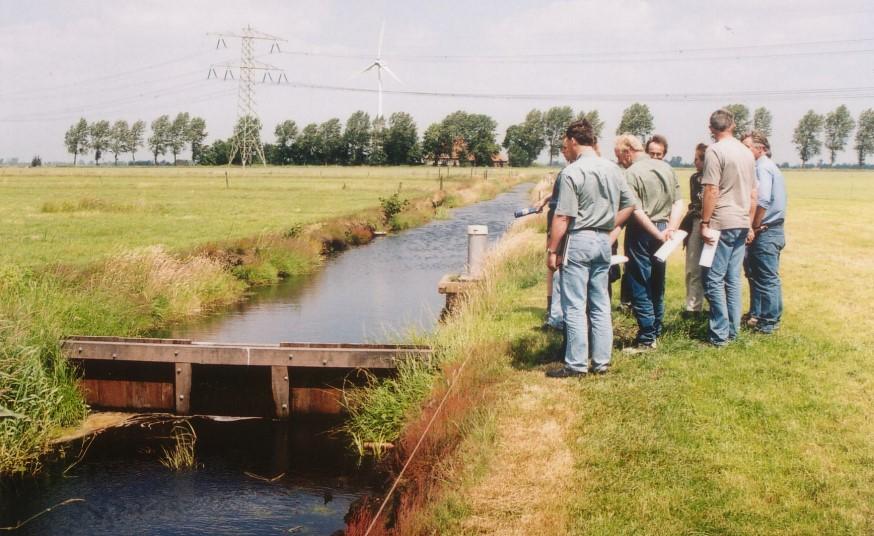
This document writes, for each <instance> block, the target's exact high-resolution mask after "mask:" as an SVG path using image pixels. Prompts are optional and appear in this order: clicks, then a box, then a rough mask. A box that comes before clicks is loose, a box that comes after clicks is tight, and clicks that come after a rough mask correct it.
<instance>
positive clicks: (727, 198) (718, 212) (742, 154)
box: [701, 136, 756, 230]
mask: <svg viewBox="0 0 874 536" xmlns="http://www.w3.org/2000/svg"><path fill="white" fill-rule="evenodd" d="M701 184H704V185H707V184H711V185H714V186H717V187H718V188H719V193H718V194H717V197H716V207H715V208H714V210H713V214H712V215H711V217H710V227H712V228H713V229H717V230H722V229H749V227H750V224H751V223H752V222H750V195H751V194H752V192H753V190H754V189H755V188H756V160H755V158H753V153H752V151H750V150H749V149H747V147H746V146H745V145H744V144H743V143H741V142H739V141H737V140H736V139H735V138H733V137H731V136H729V137H727V138H723V139H722V140H720V141H718V142H716V143H711V144H710V146H709V147H707V151H706V152H705V153H704V175H703V176H702V177H701Z"/></svg>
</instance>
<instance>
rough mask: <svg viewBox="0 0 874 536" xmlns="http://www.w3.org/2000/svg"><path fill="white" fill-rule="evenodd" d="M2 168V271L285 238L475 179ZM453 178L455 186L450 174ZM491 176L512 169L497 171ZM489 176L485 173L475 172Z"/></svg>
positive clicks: (429, 172) (344, 171)
mask: <svg viewBox="0 0 874 536" xmlns="http://www.w3.org/2000/svg"><path fill="white" fill-rule="evenodd" d="M226 172H228V171H227V170H226V169H225V168H185V167H183V168H125V167H122V168H113V167H110V166H107V167H101V168H94V167H89V168H34V169H29V168H0V243H2V244H3V249H2V251H0V264H2V263H14V264H17V265H27V266H40V265H43V264H46V263H56V262H60V263H64V264H70V263H75V264H81V263H86V262H91V261H95V260H99V259H102V258H105V257H106V256H107V255H110V254H115V253H118V252H120V251H124V250H130V249H133V248H137V247H144V246H151V245H155V244H163V245H164V246H166V247H167V248H168V249H170V250H179V249H186V248H191V247H193V246H197V245H200V244H203V243H205V242H209V241H217V240H229V239H236V238H243V237H253V236H257V235H259V234H261V233H264V232H281V231H282V230H284V229H286V228H290V227H292V226H294V225H296V224H309V223H314V222H321V221H326V220H329V219H332V218H336V217H339V216H345V215H350V214H354V213H356V212H359V211H361V210H363V209H365V208H372V207H374V206H379V198H380V197H387V196H389V195H391V194H393V193H395V192H397V191H398V189H399V188H400V192H401V196H402V197H406V198H415V197H420V196H422V195H425V194H426V193H428V192H433V191H436V190H437V189H438V187H439V181H438V173H440V175H441V176H443V177H444V178H445V187H446V188H450V187H452V186H453V185H456V186H457V185H459V184H462V183H463V182H464V181H467V180H470V178H471V169H457V170H450V171H447V169H445V168H444V169H441V170H439V171H438V170H437V169H434V168H431V167H422V166H420V167H402V168H363V167H361V168H355V167H281V168H275V167H268V168H259V167H253V168H250V169H248V170H247V171H246V172H245V173H244V172H242V171H241V170H240V169H238V168H232V169H231V170H230V171H229V172H228V179H227V183H226V181H225V173H226ZM449 172H451V175H450V176H449V178H446V176H447V174H448V173H449ZM489 172H490V173H491V175H492V177H495V176H496V175H497V176H506V175H507V174H508V173H509V169H505V170H494V169H491V170H489ZM474 173H475V174H476V176H478V177H481V176H482V173H483V169H482V168H479V169H476V170H474Z"/></svg>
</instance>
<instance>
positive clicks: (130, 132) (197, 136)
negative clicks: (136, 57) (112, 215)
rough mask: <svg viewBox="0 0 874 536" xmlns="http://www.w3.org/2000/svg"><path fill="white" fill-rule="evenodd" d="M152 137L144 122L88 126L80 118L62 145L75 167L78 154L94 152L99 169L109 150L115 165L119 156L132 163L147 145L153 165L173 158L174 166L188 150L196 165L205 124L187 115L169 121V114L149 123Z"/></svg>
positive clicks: (96, 122) (182, 114)
mask: <svg viewBox="0 0 874 536" xmlns="http://www.w3.org/2000/svg"><path fill="white" fill-rule="evenodd" d="M151 127H152V134H151V136H149V137H148V138H145V135H146V123H145V122H144V121H141V120H140V121H134V122H133V123H132V124H128V122H127V121H125V120H118V121H116V122H114V123H112V124H110V123H109V121H106V120H100V121H95V122H93V123H88V121H86V120H85V118H84V117H83V118H81V119H79V121H77V122H76V123H73V125H72V126H70V128H69V129H68V130H67V133H66V134H65V135H64V144H65V145H66V147H67V152H68V153H71V154H72V155H73V165H76V163H77V161H78V157H79V155H86V154H88V152H89V151H94V162H95V163H96V164H97V165H98V166H99V165H100V159H101V158H103V155H104V153H106V151H109V152H111V153H112V154H113V156H114V157H115V164H116V165H118V155H120V154H128V153H129V154H130V156H131V162H133V161H135V160H136V152H137V149H140V148H142V147H144V146H145V145H147V146H148V148H149V150H150V151H151V153H152V155H153V157H154V160H155V164H157V163H158V156H161V155H164V154H167V152H168V151H169V152H170V153H171V154H172V155H173V164H174V165H175V164H176V158H177V156H178V155H179V154H180V153H181V152H182V151H183V150H184V149H185V147H186V146H187V147H189V148H190V149H191V158H192V160H193V161H195V162H198V161H199V160H200V157H201V153H202V150H203V142H204V140H206V136H207V132H206V121H204V120H203V119H202V118H200V117H190V116H189V114H188V113H187V112H183V113H179V114H177V115H176V118H175V119H173V120H171V119H170V116H169V115H162V116H160V117H158V118H157V119H155V120H154V121H152V124H151Z"/></svg>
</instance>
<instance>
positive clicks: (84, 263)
mask: <svg viewBox="0 0 874 536" xmlns="http://www.w3.org/2000/svg"><path fill="white" fill-rule="evenodd" d="M15 171H16V172H17V173H18V174H17V175H14V176H12V175H10V174H9V170H3V172H4V175H2V176H0V193H2V194H4V195H3V196H0V199H2V200H3V201H2V203H3V204H5V206H4V207H3V212H2V214H3V218H4V220H5V221H4V232H5V233H6V235H7V236H6V239H7V241H8V243H9V244H10V247H9V248H8V249H7V250H6V251H4V253H3V257H2V262H0V375H2V376H0V378H2V381H0V407H3V408H5V409H7V410H11V411H12V412H13V413H15V414H16V415H17V416H16V417H13V418H5V419H0V474H16V473H27V472H33V471H34V470H36V469H37V468H38V464H39V454H40V453H41V452H43V451H44V450H45V448H46V447H47V444H48V441H49V440H50V438H51V437H52V436H53V435H54V434H55V433H57V431H58V429H59V428H61V427H64V426H69V425H72V424H75V423H76V422H78V421H79V420H80V419H81V418H82V416H83V415H84V414H85V412H86V409H87V408H86V407H85V405H84V404H83V402H82V400H81V397H80V396H79V394H78V392H77V391H76V389H75V384H74V379H73V373H72V372H71V370H70V369H69V367H68V366H67V364H66V363H65V362H64V361H63V359H61V358H60V357H59V353H58V341H59V339H61V338H62V337H63V336H65V335H70V334H87V335H115V336H135V335H141V334H143V333H146V332H148V331H150V330H153V329H155V328H158V327H164V326H167V325H169V324H172V323H173V322H176V321H179V320H181V319H184V318H188V317H191V316H195V315H198V314H201V313H203V312H205V311H208V310H210V309H214V308H216V307H219V306H221V305H223V304H227V303H230V302H233V301H236V300H238V299H240V298H241V296H242V295H243V293H244V291H245V289H246V288H247V287H248V286H250V285H255V284H268V283H271V282H275V281H276V280H278V279H279V278H282V277H285V276H288V275H293V274H299V273H305V272H307V271H310V270H313V269H316V268H317V267H318V265H319V264H320V263H321V262H322V258H323V255H324V254H326V253H330V252H333V251H337V250H342V249H344V248H346V247H349V246H351V245H358V244H362V243H366V242H367V241H369V240H370V239H371V238H372V237H373V232H374V230H376V229H385V228H388V229H402V228H405V227H407V226H411V225H415V224H418V223H421V222H424V221H426V220H427V219H429V218H431V217H434V216H435V214H436V213H437V212H438V211H444V210H445V209H446V207H449V206H454V205H460V204H464V203H466V202H470V201H473V200H476V199H478V198H480V197H489V196H493V195H494V194H496V193H497V192H498V191H500V190H502V189H504V188H506V187H507V186H509V185H510V184H512V183H516V182H519V181H520V180H523V179H525V178H526V177H528V176H529V174H530V175H536V176H539V175H540V173H541V172H540V171H537V170H529V171H527V172H521V173H520V172H519V171H516V170H514V174H513V175H512V176H510V175H509V174H507V173H501V174H498V175H495V174H492V175H490V178H489V180H488V181H483V180H481V179H480V178H478V177H474V178H473V179H471V177H470V172H469V170H463V171H461V172H459V173H457V174H455V175H453V176H451V177H450V178H449V179H444V181H443V184H444V192H443V193H439V192H438V191H437V190H438V188H439V184H440V183H439V182H438V180H437V177H436V173H437V171H436V170H424V169H423V168H415V169H414V168H409V169H407V170H388V171H386V176H384V177H382V178H377V177H376V176H375V175H376V174H377V173H379V170H377V169H359V168H344V169H331V168H325V169H322V168H316V169H310V170H306V169H296V168H291V169H285V168H283V169H281V170H277V169H270V168H268V169H267V170H264V171H256V172H254V173H252V174H251V175H246V176H245V177H237V182H238V183H240V184H237V185H235V184H234V182H231V183H230V184H231V187H230V188H227V190H229V191H228V192H225V191H223V190H222V191H221V193H218V191H219V190H220V189H219V188H218V187H217V186H216V184H215V183H216V182H217V181H218V182H220V183H221V184H220V186H221V187H222V188H223V187H224V186H225V183H224V176H223V175H224V170H184V171H181V172H178V171H176V170H118V171H117V170H104V169H101V170H94V169H87V170H83V169H75V170H40V171H38V172H33V171H32V170H15ZM329 171H332V172H333V173H334V176H328V172H329ZM429 172H430V174H431V175H433V177H430V178H429V177H428V174H429ZM318 173H323V174H324V176H322V177H319V178H318V179H317V178H315V176H314V174H318ZM369 173H372V174H373V175H374V176H373V177H368V176H367V174H369ZM441 173H443V174H444V175H443V176H444V177H445V173H446V171H445V170H443V171H442V172H441ZM219 179H220V181H219ZM399 179H401V180H399ZM230 180H231V181H233V180H234V177H231V179H230ZM399 182H401V183H402V184H401V185H400V192H398V188H399V184H398V183H399ZM235 188H236V191H234V189H235ZM350 192H351V193H350ZM394 194H397V195H398V199H400V200H409V201H410V202H409V203H408V204H407V205H406V206H405V207H404V211H402V212H400V213H398V214H395V215H394V216H393V217H392V218H385V212H384V211H383V210H382V208H381V207H380V204H381V202H380V199H390V198H391V197H392V196H393V195H394ZM64 196H68V197H69V198H70V199H69V200H64V199H61V198H62V197H64ZM155 206H160V207H161V209H160V210H152V209H148V210H146V209H143V210H139V209H138V208H137V207H155ZM301 206H305V208H306V213H305V214H304V213H303V212H304V210H303V209H302V208H301ZM244 215H245V216H244ZM9 222H13V224H11V225H8V226H6V225H5V224H6V223H9ZM14 222H18V223H14ZM186 222H189V223H186ZM64 237H65V238H64ZM49 260H50V261H51V262H48V263H47V261H49Z"/></svg>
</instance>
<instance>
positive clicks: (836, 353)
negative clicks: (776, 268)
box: [408, 171, 874, 535]
mask: <svg viewBox="0 0 874 536" xmlns="http://www.w3.org/2000/svg"><path fill="white" fill-rule="evenodd" d="M683 175H684V178H685V177H688V171H686V172H684V173H683ZM787 180H788V188H789V199H790V201H789V216H788V222H787V228H786V230H787V247H786V249H785V250H784V252H783V257H782V263H781V273H782V277H783V282H784V301H785V309H786V311H785V315H784V321H783V326H782V328H781V330H780V332H779V333H778V334H776V335H774V336H771V337H765V336H758V335H754V334H749V333H747V332H744V333H743V334H742V335H741V337H740V339H739V340H738V341H737V342H736V343H733V344H732V345H730V346H729V347H728V348H725V349H722V350H718V349H712V348H709V347H707V346H705V345H703V344H701V342H700V339H701V338H702V336H703V334H704V331H705V329H706V326H705V323H704V322H703V321H700V322H695V321H687V320H683V319H681V318H680V316H679V311H680V309H681V307H682V300H683V293H684V289H683V260H682V252H680V253H678V254H676V256H675V257H673V258H672V259H671V260H670V263H669V271H668V294H667V314H666V333H665V335H664V337H663V340H662V342H661V344H660V347H659V349H658V350H657V351H655V352H654V353H651V354H646V355H644V356H639V357H627V356H624V355H622V354H621V353H619V352H617V353H615V354H614V367H613V371H612V372H611V374H610V375H608V376H606V377H603V378H591V379H585V380H570V381H553V382H547V381H546V380H545V379H543V380H541V379H540V378H542V376H539V374H540V372H539V371H541V370H542V369H543V367H544V365H542V363H543V360H544V358H545V357H546V356H548V354H549V353H550V352H552V351H554V350H555V347H556V343H557V341H556V340H554V339H553V340H551V341H548V340H544V339H543V336H542V335H541V334H538V333H536V332H534V331H533V328H534V327H536V325H538V323H539V321H540V319H541V318H542V316H541V315H542V307H543V303H544V298H543V296H544V294H545V290H544V285H543V284H542V282H541V281H540V280H541V278H542V275H543V266H542V265H543V256H542V255H541V254H540V250H542V241H543V240H542V236H540V237H537V238H536V239H533V240H532V241H531V243H530V245H529V249H528V250H527V251H528V253H523V254H522V255H517V256H515V257H514V258H512V259H511V260H509V261H507V263H506V265H505V267H504V268H502V269H501V270H500V271H499V272H498V273H497V277H498V282H497V284H496V288H495V289H494V290H493V291H491V292H492V293H491V297H490V298H488V300H486V301H488V302H489V303H490V304H491V305H488V306H486V307H483V308H474V309H471V310H470V311H469V312H468V313H469V314H470V315H471V316H469V317H467V318H466V321H467V322H469V323H470V324H472V325H474V326H477V327H476V328H471V329H470V330H469V331H468V334H469V335H470V337H469V338H467V340H466V341H465V344H466V345H468V346H469V347H483V345H485V346H486V347H489V346H490V345H491V350H490V352H489V360H490V361H489V362H491V363H498V364H499V366H500V367H503V372H499V373H497V376H498V377H499V378H503V381H502V382H501V383H500V384H499V390H500V391H501V392H504V393H513V392H514V390H520V389H521V390H524V388H525V387H526V386H531V385H532V384H533V383H536V385H537V386H545V387H544V388H545V389H548V391H545V392H546V393H547V395H548V396H551V397H553V398H555V397H558V398H559V399H560V404H561V407H562V408H567V407H569V408H573V416H572V418H571V419H570V421H569V423H568V425H567V426H566V428H565V429H564V430H563V433H564V439H563V444H564V447H563V448H564V449H567V450H568V451H569V452H570V453H571V458H572V459H571V462H570V463H568V464H567V465H566V466H565V467H563V468H562V470H561V471H559V473H558V474H567V475H568V478H569V479H570V485H568V486H562V485H560V483H559V482H558V481H556V482H555V483H552V482H548V483H545V484H543V485H542V486H541V487H540V488H538V489H526V492H527V493H528V494H527V495H526V498H523V499H522V500H520V501H517V502H514V501H513V497H510V496H512V495H513V491H514V490H515V489H516V486H517V483H516V481H515V478H516V473H524V472H525V467H524V466H516V467H515V469H514V470H510V471H508V470H507V468H506V463H502V460H506V459H508V458H509V459H515V457H516V456H519V457H521V459H524V455H525V453H524V452H522V453H521V454H520V452H519V450H520V449H523V451H524V449H526V448H532V445H535V444H536V443H537V438H536V437H535V438H532V439H531V442H527V441H525V442H523V443H524V444H523V445H522V446H521V447H520V446H519V445H518V444H514V443H512V442H511V443H507V442H506V441H505V440H502V439H501V435H502V432H500V431H499V432H498V433H496V432H495V426H496V423H498V422H500V423H501V425H502V429H503V430H504V432H503V434H505V435H509V436H510V437H512V436H513V434H512V430H513V428H515V427H520V428H524V429H527V428H531V427H532V423H531V422H527V421H523V420H522V419H523V417H521V416H517V414H516V413H513V411H514V410H513V409H508V408H513V407H515V406H514V405H513V404H512V403H510V402H512V397H513V396H514V395H511V396H510V400H509V401H508V399H507V398H506V397H501V396H498V397H497V400H498V403H495V402H494V400H493V401H492V404H491V405H490V406H488V408H481V409H482V411H481V412H480V413H479V414H478V415H479V416H478V417H477V418H478V419H479V420H476V419H474V420H473V421H472V422H473V423H474V424H473V429H472V430H469V431H468V432H467V433H466V439H464V441H463V442H462V444H461V447H460V448H459V450H458V451H457V453H456V454H455V456H453V458H452V460H450V461H447V462H446V463H445V465H442V466H441V467H438V469H437V470H436V475H437V476H436V478H437V479H438V480H439V481H440V482H442V483H443V484H442V491H441V493H440V494H438V495H437V496H436V497H435V498H433V499H432V500H431V501H430V504H429V505H428V506H427V507H426V508H424V509H423V510H422V511H420V512H419V521H418V525H417V526H418V527H425V528H424V529H422V530H421V531H420V532H422V533H446V534H449V533H451V534H466V533H479V532H478V529H476V528H475V527H483V526H493V527H494V526H501V519H510V520H513V519H518V520H519V522H520V523H521V522H522V520H524V519H526V518H534V519H555V518H557V519H558V520H559V521H558V525H559V526H558V528H555V527H547V526H545V525H544V526H540V528H539V529H538V530H539V533H542V534H605V535H606V534H629V533H639V534H871V533H874V420H872V419H871V415H874V394H872V393H874V335H872V334H874V318H872V316H871V314H870V304H871V303H872V302H874V288H872V286H871V285H870V282H871V281H874V265H872V263H871V261H872V259H874V258H872V255H871V251H872V245H874V215H872V214H871V212H870V211H868V209H867V208H868V207H869V206H870V205H871V203H872V202H874V174H871V173H866V172H852V171H848V172H822V171H802V172H798V171H794V172H789V173H787ZM614 322H615V328H616V333H617V336H618V337H619V338H620V340H626V338H628V337H631V336H633V333H634V331H635V324H634V321H633V319H632V318H630V317H627V316H624V315H622V314H619V313H616V314H614ZM456 329H458V328H457V327H448V328H447V331H441V333H440V334H438V337H437V338H438V341H439V340H440V339H441V338H442V337H444V336H445V337H449V338H450V339H454V338H456V337H457V335H453V333H455V332H454V331H453V330H456ZM532 371H533V372H532ZM531 374H538V376H537V380H536V382H535V381H534V379H533V378H532V376H531ZM564 390H567V392H564ZM547 395H544V396H547ZM541 403H542V404H543V405H544V407H546V408H548V407H553V408H556V406H554V405H553V406H550V405H549V404H554V403H555V402H554V401H551V402H548V403H546V402H544V401H543V400H541ZM489 408H490V409H489ZM552 411H555V412H557V413H560V412H559V411H558V409H557V408H556V409H553V410H547V411H546V412H545V413H543V414H542V415H541V418H543V419H547V418H550V417H551V413H552ZM408 415H412V416H414V415H415V411H411V412H410V413H409V414H408ZM410 418H413V417H410ZM535 424H536V423H535ZM534 428H536V426H535V427H534ZM502 441H503V442H502ZM483 487H486V488H488V489H505V490H506V492H505V494H506V495H507V496H508V497H509V498H508V499H507V502H506V504H500V505H499V507H494V508H493V509H491V510H490V509H489V508H487V507H483V506H482V505H483V504H486V505H487V506H488V505H489V504H490V503H488V502H485V503H484V502H483V501H481V500H477V499H478V498H479V497H480V496H481V495H482V493H483V491H482V488H483ZM541 497H548V501H547V502H548V503H549V504H552V505H559V506H558V507H557V508H558V509H559V511H558V512H549V515H547V516H543V515H541V517H540V518H538V517H537V515H538V512H539V513H540V514H542V513H543V511H544V509H546V510H548V509H549V508H550V507H549V506H544V505H543V504H544V503H543V501H542V500H540V498H541ZM493 502H494V500H493ZM477 505H480V506H477ZM478 508H480V509H479V510H478ZM505 522H506V521H505ZM490 523H491V525H490ZM521 526H522V525H521V524H520V525H519V526H518V527H516V529H515V530H522V529H521V528H519V527H521ZM471 527H474V528H471ZM505 528H506V527H505Z"/></svg>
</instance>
